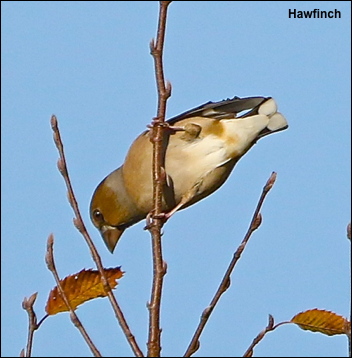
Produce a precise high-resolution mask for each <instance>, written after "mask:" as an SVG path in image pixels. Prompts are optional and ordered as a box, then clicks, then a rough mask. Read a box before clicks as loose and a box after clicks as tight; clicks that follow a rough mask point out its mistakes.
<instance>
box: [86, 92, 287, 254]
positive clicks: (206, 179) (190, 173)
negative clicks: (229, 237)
mask: <svg viewBox="0 0 352 358" xmlns="http://www.w3.org/2000/svg"><path fill="white" fill-rule="evenodd" d="M167 124H168V127H167V128H166V130H165V131H164V132H165V134H164V148H165V167H164V174H165V181H164V185H163V208H162V210H163V212H165V214H166V215H165V217H166V218H168V217H169V216H171V215H172V214H173V213H174V212H175V211H176V210H179V209H184V208H186V207H188V206H190V205H192V204H195V203H196V202H197V201H199V200H201V199H203V198H205V197H207V196H208V195H210V194H211V193H213V192H214V191H215V190H217V189H218V188H219V187H220V186H221V185H222V184H223V183H224V182H225V180H226V179H227V178H228V177H229V175H230V173H231V171H232V169H233V168H234V166H235V164H236V163H237V162H238V160H239V159H240V158H241V157H242V156H243V155H244V154H245V153H246V152H247V151H248V150H249V149H250V148H251V147H252V146H253V145H254V144H255V143H256V142H257V140H258V139H259V138H262V137H264V136H266V135H268V134H271V133H275V132H278V131H281V130H284V129H286V128H287V127H288V124H287V121H286V119H285V118H284V116H283V115H282V114H281V113H279V112H278V111H277V105H276V102H275V100H274V99H273V98H271V97H248V98H239V97H234V98H232V99H227V100H223V101H220V102H207V103H205V104H203V105H201V106H198V107H196V108H193V109H191V110H189V111H187V112H184V113H182V114H180V115H178V116H176V117H173V118H171V119H169V120H168V121H167ZM150 133H151V130H150V129H149V130H146V131H144V132H143V133H142V134H140V135H139V136H138V137H137V139H136V140H135V141H134V142H133V143H132V145H131V147H130V149H129V151H128V153H127V156H126V159H125V162H124V163H123V164H122V166H120V167H119V168H118V169H116V170H114V171H113V172H112V173H110V174H109V175H108V176H107V177H106V178H105V179H104V180H103V181H102V182H101V183H100V184H99V185H98V187H97V188H96V189H95V191H94V194H93V197H92V200H91V204H90V217H91V220H92V222H93V224H94V226H96V227H97V229H98V230H99V231H100V233H101V235H102V237H103V240H104V242H105V244H106V246H107V247H108V249H109V250H110V252H111V253H112V252H113V251H114V248H115V246H116V244H117V242H118V240H119V238H120V236H121V235H122V233H123V232H124V231H125V229H126V228H128V227H129V226H131V225H133V224H135V223H137V222H139V221H140V220H142V219H144V218H146V216H147V214H148V213H149V212H151V211H152V209H153V180H152V153H153V145H152V143H151V141H150V136H151V134H150Z"/></svg>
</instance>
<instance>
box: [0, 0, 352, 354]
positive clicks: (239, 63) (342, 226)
mask: <svg viewBox="0 0 352 358" xmlns="http://www.w3.org/2000/svg"><path fill="white" fill-rule="evenodd" d="M288 9H297V10H314V9H320V10H334V9H338V10H339V11H341V14H342V18H341V19H289V18H288ZM350 14H351V4H350V2H347V1H334V2H332V1H316V2H310V1H304V2H290V1H287V2H280V1H278V2H272V1H265V2H257V1H248V2H241V1H239V2H234V1H216V2H215V1H206V2H205V1H204V2H196V1H187V2H185V1H176V2H174V3H172V4H171V6H170V8H169V17H168V22H167V34H166V44H165V54H164V64H165V76H166V78H167V79H168V80H169V81H170V82H171V83H172V86H173V92H172V97H171V98H170V100H169V102H168V108H167V116H168V117H171V116H174V115H177V114H179V113H181V112H183V111H186V110H188V109H190V108H192V107H195V106H198V105H200V104H202V103H204V102H207V101H218V100H221V99H224V98H228V97H233V96H235V95H237V96H240V97H245V96H272V97H274V98H275V99H276V101H277V103H278V105H279V110H280V111H281V112H282V113H283V114H284V115H285V117H286V118H287V120H288V122H289V125H290V127H289V129H288V130H286V131H284V132H280V133H277V134H274V135H272V136H268V137H266V138H264V139H262V140H260V141H259V142H258V144H257V145H256V146H255V147H253V148H252V149H251V150H250V152H248V153H247V154H246V156H245V157H244V158H243V159H242V160H241V161H240V162H239V163H238V165H237V166H236V168H235V169H234V171H233V173H232V174H231V176H230V178H229V179H228V181H227V182H226V183H225V185H224V186H223V187H221V188H220V189H219V190H218V191H217V192H216V193H214V194H213V195H211V196H210V197H208V198H206V199H205V200H203V201H201V202H199V203H197V204H196V205H194V206H192V207H190V208H188V209H186V210H183V211H181V212H179V213H177V214H176V215H175V216H174V217H173V218H172V219H171V220H170V221H169V222H168V223H167V224H166V226H165V227H164V233H165V234H164V237H163V248H164V259H165V260H166V261H167V263H168V273H167V275H166V276H165V285H164V296H163V303H162V316H161V326H162V328H163V333H162V347H163V349H162V355H164V356H182V354H183V353H184V351H185V349H186V347H187V345H188V343H189V341H190V338H191V336H192V335H193V332H194V330H195V328H196V326H197V324H198V320H199V317H200V314H201V312H202V310H203V309H204V308H205V307H206V306H207V305H208V304H209V302H210V301H211V298H212V296H213V294H214V292H215V290H216V288H217V286H218V284H219V282H220V280H221V278H222V275H223V273H224V272H225V270H226V267H227V265H228V263H229V262H230V260H231V257H232V254H233V252H234V251H235V249H236V248H237V246H238V245H239V243H240V241H241V240H242V238H243V236H244V234H245V232H246V230H247V228H248V225H249V222H250V219H251V216H252V214H253V211H254V208H255V205H256V202H257V200H258V198H259V195H260V193H261V190H262V187H263V185H264V184H265V182H266V180H267V179H268V178H269V176H270V174H271V172H272V171H275V172H277V181H276V184H275V186H274V188H273V189H272V191H271V192H270V193H269V195H268V197H267V199H266V202H265V203H264V206H263V209H262V215H263V223H262V226H261V227H260V229H259V230H257V231H256V232H255V233H254V235H253V236H252V238H251V240H250V242H249V244H248V246H247V248H246V250H245V252H244V254H243V255H242V258H241V260H240V261H239V263H238V265H237V267H236V269H235V271H234V273H233V275H232V286H231V288H230V289H229V290H228V291H227V292H226V293H225V294H224V295H223V297H222V298H221V300H220V302H219V304H218V306H217V308H216V309H215V310H214V312H213V315H212V317H211V318H210V321H209V323H208V325H207V326H206V328H205V330H204V333H203V335H202V337H201V348H200V350H199V351H198V353H196V354H195V355H194V356H195V357H197V356H198V357H201V356H218V357H222V356H224V357H226V356H227V357H230V356H240V355H243V353H244V352H245V350H246V349H247V347H248V346H249V344H250V343H251V341H252V339H253V338H254V337H255V336H256V335H257V334H258V333H259V332H260V331H261V330H262V329H263V328H264V327H265V325H266V324H267V317H268V314H272V315H273V316H274V318H275V320H276V321H277V322H279V321H283V320H288V319H290V318H292V317H293V316H294V315H295V314H297V313H298V312H301V311H304V310H307V309H311V308H316V307H317V308H320V309H327V310H331V311H334V312H336V313H338V314H341V315H343V316H349V314H350V288H351V287H350V263H349V260H350V243H349V242H348V240H347V239H346V226H347V224H348V222H349V221H350V216H351V211H350V197H351V191H350V185H351V155H350V149H351V135H350V132H351V121H350V112H351V100H350V98H351V86H350V85H351V83H350V78H351V72H350V69H351V67H350V65H351V57H350V54H351V46H350V40H351V38H350V33H351V32H350V30H351V17H350V16H351V15H350ZM157 15H158V2H156V1H153V2H150V1H146V2H139V1H135V2H131V1H120V2H109V1H99V2H98V1H92V2H88V1H83V2H79V1H70V2H68V1H63V2H61V1H60V2H59V1H50V2H49V1H44V2H39V1H28V2H27V1H26V2H22V1H2V2H1V20H2V21H1V50H2V61H1V64H2V67H1V70H2V71H1V72H2V75H1V89H2V91H1V93H2V106H1V116H2V121H1V129H2V131H1V139H2V141H1V149H2V151H1V159H2V160H1V179H2V189H1V191H2V201H1V208H2V210H1V219H2V226H1V234H2V245H1V249H2V250H1V264H2V265H1V268H2V270H1V278H2V281H1V282H2V305H1V324H2V330H1V335H2V345H1V355H2V356H18V355H19V352H20V350H21V349H22V348H23V347H25V343H26V337H27V315H26V313H25V311H23V310H22V308H21V302H22V300H23V298H24V297H28V296H30V295H31V294H32V293H34V292H38V298H37V302H36V305H35V310H36V312H37V315H38V318H41V317H42V316H43V314H44V307H45V303H46V299H47V296H48V294H49V292H50V290H51V288H52V287H53V286H54V285H55V284H54V279H53V277H52V275H51V273H50V272H49V271H48V270H47V269H46V266H45V261H44V255H45V250H46V240H47V237H48V235H49V234H50V233H53V234H54V236H55V245H54V253H55V259H56V265H57V268H58V271H59V274H60V276H61V277H64V276H66V275H69V274H72V273H75V272H78V271H80V270H81V269H82V268H90V267H94V263H93V261H92V260H91V258H90V254H89V250H88V248H87V246H86V244H85V242H84V240H83V238H82V237H81V235H80V234H79V233H78V231H77V230H76V229H75V228H74V226H73V225H72V218H73V213H72V210H71V208H70V206H69V204H68V202H67V200H66V189H65V185H64V182H63V179H62V177H61V175H60V174H59V172H58V171H57V168H56V162H57V158H58V154H57V150H56V148H55V146H54V143H53V140H52V132H51V128H50V117H51V115H52V114H55V115H56V116H57V118H58V121H59V128H60V130H61V135H62V139H63V142H64V147H65V152H66V158H67V162H68V168H69V173H70V176H71V180H72V183H73V186H74V190H75V193H76V196H77V200H78V203H79V206H80V209H81V213H82V215H83V218H84V220H85V223H86V225H87V227H88V230H89V232H90V234H91V235H92V237H93V240H94V242H95V244H96V246H97V248H98V251H99V252H100V254H101V256H102V260H103V263H104V265H105V266H106V267H112V266H119V265H121V266H122V269H123V270H124V271H125V272H126V274H125V276H124V278H123V279H121V280H120V284H119V286H118V288H117V290H116V291H115V294H116V297H117V299H118V301H119V303H120V306H121V308H122V310H123V311H124V313H125V316H126V319H127V321H128V323H129V325H130V328H131V330H132V332H133V334H134V335H135V336H136V339H137V342H138V343H139V345H140V347H141V348H142V349H143V350H144V349H145V347H146V341H147V333H148V328H147V325H148V311H147V309H146V303H147V301H148V300H149V298H150V287H151V279H152V277H151V272H152V266H151V247H150V236H149V233H148V232H145V231H143V230H142V229H143V226H144V223H143V222H141V223H139V224H137V225H135V226H133V227H131V228H129V229H128V230H127V231H126V232H125V234H124V235H123V237H122V239H121V241H120V242H119V244H118V246H117V249H116V250H115V253H114V254H113V255H111V254H110V253H109V252H108V250H107V249H106V248H105V246H104V244H103V242H102V240H101V238H100V236H99V234H98V232H97V230H96V229H95V228H94V227H93V225H92V224H91V223H90V220H89V215H88V206H89V202H90V198H91V195H92V193H93V191H94V189H95V187H96V185H97V184H98V183H99V182H100V181H101V179H103V178H104V177H105V176H106V175H107V174H108V173H110V172H111V171H112V170H113V169H115V168H117V167H118V166H120V165H121V163H122V162H123V160H124V156H125V154H126V152H127V149H128V147H129V145H130V143H131V142H132V141H133V139H134V138H135V137H136V136H137V135H138V134H139V133H140V132H142V131H143V130H144V129H145V128H146V125H147V124H148V123H150V121H151V119H152V117H153V116H155V114H156V99H157V96H156V87H155V79H154V72H153V68H154V67H153V60H152V57H151V56H150V54H149V42H150V40H151V38H153V37H154V36H155V33H156V26H157ZM77 314H78V315H79V317H80V319H81V320H82V322H83V324H84V325H85V327H86V329H87V331H88V332H89V333H90V335H91V337H92V339H93V341H94V342H95V344H96V345H97V347H98V348H99V349H100V351H101V353H102V354H103V355H104V356H120V357H123V356H132V352H131V350H130V348H129V346H128V344H127V343H126V340H125V338H124V336H123V334H122V332H121V329H120V327H119V325H118V324H117V322H116V320H115V318H114V316H113V314H112V310H111V308H110V305H109V302H108V300H107V299H97V300H95V301H91V302H88V303H86V304H85V305H83V306H81V307H80V308H79V309H78V310H77ZM90 355H91V353H90V350H89V349H88V347H87V346H86V344H85V343H84V341H83V339H82V337H81V336H80V334H79V332H78V331H77V329H76V328H74V327H73V325H72V323H71V322H70V319H69V316H68V314H67V313H60V314H58V315H56V316H54V317H50V318H49V319H47V321H46V322H45V323H44V324H43V325H42V326H41V328H40V329H39V331H38V332H37V333H36V334H35V337H34V347H33V356H61V357H65V356H66V357H69V356H76V357H84V356H90ZM254 355H255V356H266V357H273V356H274V357H275V356H276V357H281V356H287V357H289V356H334V357H339V356H347V339H346V337H345V336H333V337H327V336H324V335H321V334H318V333H310V332H306V331H302V330H300V329H299V328H298V327H296V326H294V325H288V326H283V327H280V328H279V329H278V330H277V331H274V332H272V333H270V334H268V335H267V337H266V338H265V339H264V340H263V341H262V342H261V343H260V344H259V345H258V346H257V348H256V350H255V352H254Z"/></svg>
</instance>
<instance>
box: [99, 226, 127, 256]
mask: <svg viewBox="0 0 352 358" xmlns="http://www.w3.org/2000/svg"><path fill="white" fill-rule="evenodd" d="M124 231H125V229H122V230H120V229H118V228H117V227H113V226H103V227H102V228H101V230H100V232H101V236H102V237H103V240H104V242H105V245H106V247H107V248H108V249H109V251H110V252H111V253H113V252H114V249H115V246H116V244H117V242H118V241H119V239H120V236H121V235H122V233H123V232H124Z"/></svg>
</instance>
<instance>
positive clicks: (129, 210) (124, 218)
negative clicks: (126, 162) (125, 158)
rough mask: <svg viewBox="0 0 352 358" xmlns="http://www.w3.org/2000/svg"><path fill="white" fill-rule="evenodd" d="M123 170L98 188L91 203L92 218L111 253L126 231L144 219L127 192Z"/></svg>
mask: <svg viewBox="0 0 352 358" xmlns="http://www.w3.org/2000/svg"><path fill="white" fill-rule="evenodd" d="M121 169H122V167H120V168H119V169H117V170H115V171H113V172H112V173H111V174H109V175H108V176H107V177H106V178H105V179H104V180H103V181H102V182H101V183H100V184H99V185H98V186H97V188H96V189H95V191H94V193H93V196H92V200H91V203H90V218H91V220H92V222H93V224H94V226H95V227H96V228H97V229H98V230H99V232H100V234H101V236H102V238H103V240H104V242H105V245H106V246H107V248H108V249H109V251H110V252H111V253H113V251H114V249H115V246H116V244H117V242H118V241H119V239H120V237H121V235H122V234H123V232H124V231H125V229H126V228H127V227H128V226H130V225H132V224H134V223H135V222H137V221H139V220H141V219H142V217H141V216H140V215H139V213H138V210H137V209H136V206H135V205H134V203H133V202H132V200H131V199H130V197H129V195H128V194H127V192H126V190H125V187H124V182H123V179H122V170H121Z"/></svg>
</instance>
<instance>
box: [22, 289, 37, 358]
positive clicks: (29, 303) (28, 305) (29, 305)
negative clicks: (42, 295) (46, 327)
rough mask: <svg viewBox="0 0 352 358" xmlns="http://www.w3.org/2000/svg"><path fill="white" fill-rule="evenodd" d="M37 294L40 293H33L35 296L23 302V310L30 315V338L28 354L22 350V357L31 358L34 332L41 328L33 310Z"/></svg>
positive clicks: (28, 338)
mask: <svg viewBox="0 0 352 358" xmlns="http://www.w3.org/2000/svg"><path fill="white" fill-rule="evenodd" d="M37 294H38V292H36V293H33V295H32V296H30V297H29V298H28V299H27V298H26V297H25V298H24V299H23V302H22V308H23V309H24V310H26V311H27V313H28V337H27V346H26V352H24V350H22V351H21V357H30V356H31V354H32V347H33V335H34V331H35V330H37V329H38V327H39V325H38V324H37V316H36V314H35V312H34V309H33V305H34V302H35V300H36V299H37Z"/></svg>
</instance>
